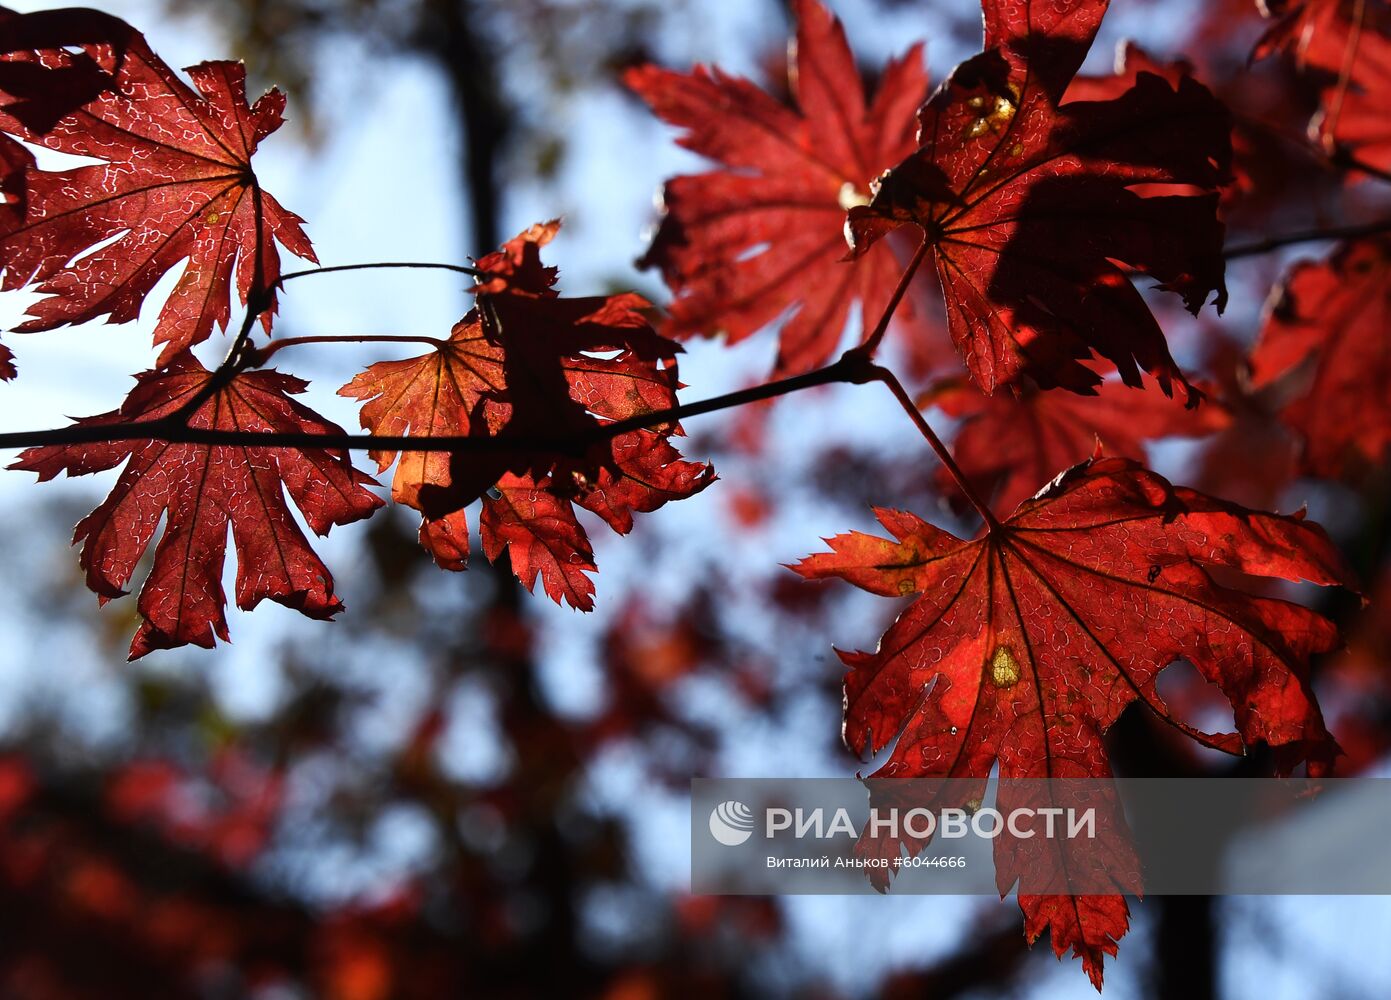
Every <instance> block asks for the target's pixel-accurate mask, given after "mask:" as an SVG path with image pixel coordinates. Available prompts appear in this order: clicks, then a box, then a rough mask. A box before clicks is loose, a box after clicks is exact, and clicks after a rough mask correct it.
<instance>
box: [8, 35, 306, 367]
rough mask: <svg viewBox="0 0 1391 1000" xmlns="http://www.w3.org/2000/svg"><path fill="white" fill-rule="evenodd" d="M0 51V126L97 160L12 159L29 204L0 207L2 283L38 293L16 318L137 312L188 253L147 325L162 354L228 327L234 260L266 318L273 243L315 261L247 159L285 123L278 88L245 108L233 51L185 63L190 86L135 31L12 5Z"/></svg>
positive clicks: (39, 321)
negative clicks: (43, 163) (61, 165)
mask: <svg viewBox="0 0 1391 1000" xmlns="http://www.w3.org/2000/svg"><path fill="white" fill-rule="evenodd" d="M0 51H3V52H4V53H6V55H5V57H4V61H3V62H0V131H3V132H4V133H5V134H6V135H7V136H13V137H15V138H17V139H23V140H25V141H27V142H32V143H36V144H38V145H41V146H44V147H46V148H48V149H52V150H56V151H57V152H60V153H69V154H75V155H78V156H86V157H93V158H95V159H97V160H99V161H101V162H100V163H97V164H93V165H90V166H81V167H76V168H73V169H68V170H41V169H39V168H38V167H37V166H36V165H35V163H34V161H33V158H32V156H30V155H29V154H28V152H27V150H24V151H23V152H24V160H23V162H22V166H21V165H20V164H16V163H15V162H14V158H13V157H10V158H8V159H7V160H6V162H5V166H6V168H7V174H8V173H10V172H11V171H17V170H19V169H22V170H23V196H22V200H19V201H18V202H17V203H16V208H17V209H18V208H22V212H21V211H17V210H16V211H8V212H5V213H3V215H0V267H3V268H4V271H5V274H4V282H3V287H4V288H5V289H7V290H8V289H15V288H22V287H25V286H29V285H32V286H34V287H35V288H36V290H37V291H39V292H41V293H43V294H44V295H45V298H42V299H40V300H39V301H38V303H37V304H36V305H35V306H34V307H33V308H32V310H31V313H30V315H31V316H32V317H33V318H32V319H30V320H29V321H27V322H25V323H23V324H21V325H20V326H19V327H18V329H19V330H20V331H30V330H51V329H53V328H54V327H57V326H61V325H63V324H67V323H82V322H86V321H87V320H91V319H96V318H98V317H101V316H107V317H109V319H110V321H111V322H115V323H123V322H126V321H129V320H132V319H135V318H136V316H137V315H138V314H139V311H140V307H141V305H142V303H143V302H144V300H145V296H146V295H148V294H149V292H150V290H151V289H153V288H154V286H155V283H156V282H158V281H159V279H160V278H161V277H163V276H164V275H165V274H166V273H168V272H169V271H170V270H172V269H173V268H174V267H176V266H177V265H179V264H180V263H185V262H186V266H185V268H184V271H183V273H182V275H180V277H179V281H178V283H177V284H176V285H175V286H174V289H173V291H172V292H171V293H170V295H169V298H168V299H167V300H166V301H165V303H164V307H163V309H162V311H161V312H160V316H159V322H158V324H157V325H156V327H155V333H154V339H155V343H157V344H163V345H165V346H164V351H163V354H162V355H161V361H169V360H170V359H172V358H173V357H174V356H175V355H176V354H177V353H178V352H179V351H181V350H183V349H185V348H187V347H190V346H192V345H193V344H197V343H199V342H201V341H203V340H206V339H207V338H208V336H209V335H210V334H211V333H212V331H213V327H214V325H220V326H222V327H224V328H225V327H226V325H227V321H228V318H229V316H230V310H231V303H230V301H229V294H230V288H231V282H232V275H233V272H234V271H235V272H236V281H237V290H238V292H239V293H240V296H241V299H242V302H244V303H245V302H247V301H248V300H249V299H250V298H251V297H252V296H255V297H256V298H257V299H258V300H261V299H265V298H266V297H267V296H271V297H270V298H269V300H267V301H263V302H259V304H260V305H261V306H262V307H263V311H262V312H261V316H262V319H263V322H264V323H265V325H266V329H269V328H270V317H271V314H272V312H273V310H274V298H273V294H272V289H273V288H274V286H275V283H276V281H277V280H278V279H279V275H280V257H279V253H278V252H277V250H276V241H277V240H278V241H279V242H280V243H281V244H283V245H284V246H285V247H286V248H287V249H289V250H290V252H292V253H294V254H295V255H296V256H299V257H307V258H309V259H310V260H313V259H314V251H313V249H312V248H311V247H310V245H309V239H308V237H306V236H305V235H304V231H303V229H302V228H301V222H302V220H301V219H300V218H299V217H298V216H296V215H294V214H293V213H291V212H287V211H286V210H285V209H283V208H281V207H280V205H279V203H278V202H276V200H275V199H274V198H273V197H272V196H271V195H270V194H269V193H268V192H266V191H264V190H263V189H262V188H261V186H260V185H259V183H257V180H256V175H255V174H254V173H253V172H252V169H251V157H252V155H253V154H254V153H255V152H256V147H257V145H258V144H259V143H260V142H261V140H262V139H264V138H265V137H266V136H268V135H270V134H271V133H272V132H274V131H275V130H276V129H278V128H279V127H280V125H281V122H282V114H283V112H284V109H285V97H284V95H283V94H281V93H280V92H279V91H275V90H272V91H271V92H269V93H267V94H266V95H264V96H263V97H261V98H260V100H258V101H257V102H256V103H255V104H254V105H248V103H247V98H246V67H244V66H243V65H242V64H241V63H235V62H206V63H200V64H199V65H197V66H194V67H192V68H190V69H189V70H188V74H189V77H190V79H192V81H193V83H194V86H195V87H196V88H197V89H196V90H195V89H193V88H190V87H189V86H188V85H187V84H186V83H184V82H183V81H182V80H181V79H180V78H179V77H178V75H177V74H175V72H174V71H173V70H172V69H171V68H170V67H169V66H168V65H167V64H166V63H165V62H164V61H163V60H162V59H160V58H159V57H158V56H157V55H155V54H154V53H153V52H151V51H150V47H149V45H148V44H146V42H145V38H144V36H143V35H141V34H140V33H139V32H137V31H135V30H134V29H133V28H131V27H130V26H129V25H128V24H126V23H125V22H123V21H120V20H118V19H116V18H114V17H111V16H109V15H106V14H102V13H99V12H97V11H91V10H78V11H73V10H58V11H45V12H42V13H38V14H30V15H24V16H13V15H9V16H6V17H5V18H4V19H3V20H0ZM10 143H11V145H8V146H6V149H19V150H23V147H20V146H17V144H13V140H10ZM6 200H7V203H8V202H9V200H10V199H9V198H8V197H7V199H6ZM113 237H114V239H113ZM107 240H111V242H109V243H107V244H106V245H105V246H101V247H100V248H99V249H96V250H95V251H92V252H88V251H89V250H91V248H92V247H94V246H97V245H98V244H101V243H103V242H104V241H107Z"/></svg>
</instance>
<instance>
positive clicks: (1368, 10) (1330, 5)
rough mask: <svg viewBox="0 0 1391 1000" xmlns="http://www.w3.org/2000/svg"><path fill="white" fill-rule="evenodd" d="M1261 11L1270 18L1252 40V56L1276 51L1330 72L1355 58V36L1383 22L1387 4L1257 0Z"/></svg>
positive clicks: (1389, 10)
mask: <svg viewBox="0 0 1391 1000" xmlns="http://www.w3.org/2000/svg"><path fill="white" fill-rule="evenodd" d="M1257 2H1258V4H1259V6H1260V9H1261V13H1262V14H1264V15H1265V16H1266V17H1270V18H1273V19H1274V22H1275V23H1274V24H1272V25H1271V26H1270V27H1269V28H1267V29H1266V32H1265V34H1264V35H1262V36H1261V39H1260V41H1258V42H1257V43H1256V48H1255V51H1254V52H1253V53H1252V56H1253V58H1255V59H1263V58H1265V57H1266V56H1269V55H1273V54H1275V53H1277V52H1284V53H1287V54H1289V55H1292V56H1293V57H1294V58H1295V59H1296V60H1297V61H1298V62H1299V64H1300V65H1305V66H1314V67H1317V68H1319V69H1324V70H1329V71H1332V72H1335V73H1336V72H1340V71H1345V70H1346V68H1347V66H1348V65H1349V63H1351V62H1352V61H1353V60H1355V59H1356V58H1357V55H1358V53H1357V48H1358V45H1359V42H1360V39H1359V37H1358V36H1360V34H1361V33H1362V31H1364V30H1365V29H1366V28H1368V27H1374V26H1376V25H1379V24H1384V23H1386V19H1387V17H1388V16H1391V6H1388V5H1387V3H1386V0H1257Z"/></svg>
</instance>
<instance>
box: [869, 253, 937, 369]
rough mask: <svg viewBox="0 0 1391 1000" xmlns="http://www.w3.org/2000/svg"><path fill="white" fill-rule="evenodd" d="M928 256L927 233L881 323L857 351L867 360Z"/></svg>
mask: <svg viewBox="0 0 1391 1000" xmlns="http://www.w3.org/2000/svg"><path fill="white" fill-rule="evenodd" d="M926 256H927V233H926V232H924V233H923V238H922V242H921V243H919V244H918V249H917V250H916V251H914V253H913V258H912V260H910V261H909V262H908V267H907V268H905V269H904V271H903V274H901V275H900V276H899V279H898V284H897V285H895V286H894V293H893V295H891V296H890V297H889V304H888V305H887V306H885V307H884V312H883V314H882V315H881V316H880V317H879V322H878V323H876V324H875V325H874V330H873V332H871V333H870V335H869V336H868V337H866V338H865V342H864V343H863V344H861V345H860V346H859V347H857V348H855V351H856V352H858V353H860V354H863V355H864V356H865V358H866V359H868V358H873V357H874V352H875V351H877V350H878V349H879V345H880V344H881V343H882V342H883V340H884V334H885V333H887V332H888V329H889V321H890V320H892V319H893V316H894V313H895V312H897V311H898V304H899V303H900V302H902V301H903V296H904V293H906V292H907V291H908V285H909V284H910V283H911V282H912V280H913V275H915V274H917V273H918V265H920V264H921V263H922V262H923V258H924V257H926Z"/></svg>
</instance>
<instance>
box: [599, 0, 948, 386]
mask: <svg viewBox="0 0 1391 1000" xmlns="http://www.w3.org/2000/svg"><path fill="white" fill-rule="evenodd" d="M793 9H794V11H795V13H796V18H797V37H796V48H795V51H794V54H793V56H792V57H791V58H792V65H791V66H790V75H791V82H792V89H793V94H794V96H795V99H796V104H797V106H796V107H795V108H792V107H788V106H786V105H784V104H782V103H781V102H779V101H778V100H776V99H775V98H773V97H772V96H770V95H769V94H767V93H765V92H764V91H762V90H760V89H759V88H758V87H756V86H755V85H754V84H752V83H750V82H749V81H748V80H744V79H740V78H738V77H731V76H727V75H726V74H724V73H722V72H721V71H720V70H719V69H706V68H705V67H703V66H697V67H696V68H695V70H694V71H693V72H691V73H690V74H684V73H674V72H671V71H670V70H664V69H660V68H658V67H655V66H644V67H640V68H637V69H632V70H629V71H628V73H627V75H626V76H625V80H626V82H627V84H628V86H629V87H631V88H632V89H633V90H634V91H635V92H636V93H637V94H638V95H639V96H641V97H642V99H643V100H645V101H646V102H647V103H648V104H649V105H651V107H652V109H653V111H655V112H656V113H657V115H659V116H660V117H661V118H662V119H663V120H664V121H667V122H669V123H671V124H672V125H676V126H678V127H680V128H683V129H685V130H686V131H685V134H684V135H683V136H682V137H681V138H680V140H679V141H680V143H681V145H683V146H685V147H686V148H687V149H691V150H694V151H695V152H697V153H700V154H701V155H703V156H707V157H709V158H710V159H712V160H716V161H718V162H719V163H720V164H722V166H723V167H724V169H720V170H712V171H710V172H708V173H703V174H697V175H693V176H683V177H675V178H672V179H671V180H669V181H668V182H667V184H666V188H665V191H664V197H663V200H664V204H665V212H664V214H663V216H662V222H661V227H660V228H659V229H658V231H657V235H656V237H655V239H654V240H653V242H652V246H651V248H650V249H649V250H648V252H647V255H646V256H645V257H644V258H643V260H642V262H641V264H642V265H643V266H655V267H659V268H661V271H662V275H663V277H664V278H665V279H666V282H667V285H668V286H669V287H670V288H671V290H672V293H673V294H674V296H675V301H674V302H673V303H672V305H671V319H670V322H669V326H668V330H669V331H670V332H671V333H672V334H673V335H674V336H677V337H688V336H693V335H696V334H705V335H714V334H717V333H720V332H723V333H724V334H725V335H726V336H727V338H728V339H729V341H730V342H731V343H733V342H736V341H739V340H743V339H744V338H746V337H749V336H751V335H752V334H754V333H757V332H758V331H759V330H761V329H763V328H764V327H766V326H768V325H769V324H771V323H773V322H775V321H777V320H778V319H779V318H780V317H784V316H788V318H787V320H786V322H785V323H784V324H783V326H782V327H781V333H780V341H779V350H778V359H777V371H778V372H779V373H786V372H790V371H802V370H805V369H808V368H812V367H815V366H816V365H819V364H821V363H823V362H825V361H826V360H827V359H828V358H830V356H831V354H832V353H833V352H834V350H835V349H836V346H837V345H838V344H839V343H840V341H841V336H842V334H843V333H844V330H845V324H846V319H847V316H848V315H849V312H850V309H851V307H852V306H853V305H854V304H855V303H856V302H858V303H859V304H860V309H861V324H862V329H863V331H864V333H865V334H868V332H869V331H870V330H871V329H872V328H873V327H874V325H875V323H876V322H877V321H878V320H879V317H880V314H881V313H882V312H883V310H884V308H885V307H886V306H887V304H888V300H889V297H890V295H891V294H892V292H893V289H894V286H895V285H896V284H897V282H898V278H899V274H900V272H901V271H902V264H901V263H900V262H899V260H898V259H897V257H896V256H895V255H894V253H893V251H892V250H891V248H889V247H887V246H886V247H884V248H882V249H880V250H878V251H877V252H875V253H873V254H870V255H868V256H866V257H864V258H863V259H862V260H860V261H858V262H856V263H854V264H850V263H846V262H844V261H843V258H844V256H845V238H844V235H843V225H844V221H845V210H846V209H847V208H848V207H850V206H851V205H854V204H861V203H863V202H864V201H867V200H868V197H869V194H868V191H869V184H870V181H871V180H873V179H874V177H876V176H877V175H878V174H879V173H880V172H881V171H882V170H884V169H886V168H887V167H889V166H891V165H892V164H894V163H896V162H897V161H898V160H900V159H901V158H902V157H903V156H904V155H906V154H907V153H908V152H909V151H910V150H911V149H912V148H913V134H912V125H913V112H914V111H915V110H916V109H917V107H918V105H919V104H921V103H922V100H923V98H924V97H925V96H926V93H927V74H926V72H925V70H924V69H923V65H922V47H921V46H920V45H915V46H914V47H913V48H911V49H909V50H908V52H907V53H905V54H904V56H903V57H902V58H901V59H896V60H893V61H891V62H889V63H888V65H886V66H885V67H884V71H883V73H882V75H881V76H880V79H879V84H878V87H877V88H876V90H875V94H874V98H873V101H872V102H867V101H866V95H865V88H864V84H863V82H862V81H861V79H860V74H859V71H858V70H857V69H856V68H855V57H854V54H853V53H852V52H851V51H850V46H849V44H848V43H847V42H846V39H845V31H844V29H843V28H842V27H841V24H840V21H839V20H837V19H836V18H835V17H834V16H832V14H831V13H830V12H829V11H827V10H826V9H825V8H824V7H823V6H821V5H820V4H819V3H817V2H815V0H796V2H795V3H794V4H793ZM789 314H790V315H789ZM905 318H906V316H905Z"/></svg>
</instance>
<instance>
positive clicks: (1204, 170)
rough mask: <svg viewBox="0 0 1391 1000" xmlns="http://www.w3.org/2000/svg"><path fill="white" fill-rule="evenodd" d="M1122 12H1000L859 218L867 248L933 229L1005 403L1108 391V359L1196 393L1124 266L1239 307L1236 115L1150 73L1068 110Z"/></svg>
mask: <svg viewBox="0 0 1391 1000" xmlns="http://www.w3.org/2000/svg"><path fill="white" fill-rule="evenodd" d="M1106 6H1107V5H1106V3H1105V2H1104V0H1066V2H1059V3H1050V4H1032V5H1026V4H1017V3H1004V2H996V0H987V2H986V3H985V5H984V7H985V24H986V35H985V52H983V53H982V54H981V55H979V56H976V57H975V58H973V59H970V60H968V61H967V62H965V63H963V64H962V65H961V66H959V67H957V69H956V71H955V72H954V73H953V74H952V76H951V78H950V79H949V80H948V81H947V83H946V84H945V85H944V86H943V87H942V88H941V89H940V90H938V91H937V93H936V94H935V95H934V96H933V97H932V99H931V100H929V101H928V103H927V104H925V105H924V106H923V108H922V110H921V112H920V113H919V122H920V128H919V141H920V143H921V146H920V148H919V149H918V150H917V152H915V153H913V154H912V155H910V156H909V157H908V158H907V159H905V160H904V161H903V162H902V163H900V164H899V165H898V166H896V167H895V168H894V169H893V170H892V171H891V172H890V173H888V174H887V175H886V176H885V177H884V178H883V179H882V181H881V182H880V184H879V185H878V187H877V190H876V193H875V196H874V199H873V200H872V201H871V202H870V204H869V205H867V206H860V207H856V208H853V209H851V211H850V232H851V236H852V241H853V245H854V247H855V252H856V253H864V252H866V251H867V250H868V249H869V248H870V247H872V246H873V245H874V244H875V243H876V242H877V241H878V240H879V239H880V238H882V237H883V236H884V235H885V234H886V233H888V232H890V231H891V230H893V229H895V228H897V227H898V226H900V225H903V224H905V223H912V224H914V225H915V226H917V227H918V228H920V229H921V230H922V231H923V232H924V233H925V234H926V236H927V239H928V241H929V243H930V244H931V249H932V259H933V261H934V263H935V266H936V269H937V275H938V278H939V280H940V282H941V285H942V288H943V289H944V291H945V294H946V300H947V315H948V323H949V327H950V330H951V335H952V339H953V340H954V341H955V342H956V345H957V348H958V350H959V351H960V352H961V355H962V357H963V358H964V359H965V361H966V365H967V368H968V369H969V370H970V372H971V375H972V376H973V377H974V378H975V380H976V382H977V383H978V384H979V385H980V386H981V388H982V389H984V390H985V391H986V392H988V393H989V392H993V391H994V390H995V388H996V387H997V386H1000V385H1006V384H1009V383H1012V382H1015V381H1017V380H1018V379H1019V378H1020V377H1021V376H1022V375H1024V374H1028V375H1030V376H1031V377H1032V378H1033V379H1034V380H1035V381H1036V382H1037V383H1038V384H1039V385H1040V386H1042V387H1043V388H1052V387H1055V386H1061V387H1064V388H1068V389H1072V390H1074V391H1077V392H1088V391H1091V390H1092V389H1094V387H1095V386H1096V385H1098V384H1099V382H1100V377H1099V376H1098V375H1097V374H1096V373H1095V372H1094V371H1093V370H1092V369H1090V368H1088V367H1087V366H1086V365H1083V364H1081V363H1080V362H1081V360H1083V359H1086V358H1088V357H1090V356H1091V355H1092V354H1093V353H1096V354H1100V355H1101V356H1103V357H1105V358H1107V359H1108V360H1110V361H1111V362H1112V363H1113V364H1115V366H1116V368H1117V370H1118V371H1119V372H1120V376H1121V379H1122V380H1123V381H1124V382H1125V383H1126V384H1128V385H1139V384H1140V374H1139V373H1140V370H1141V369H1143V370H1144V371H1147V372H1149V373H1150V374H1151V375H1153V376H1154V377H1155V378H1156V379H1157V380H1158V381H1159V383H1160V385H1161V387H1163V388H1164V390H1165V391H1166V392H1168V391H1170V384H1171V382H1173V381H1177V382H1179V383H1180V384H1182V385H1186V384H1187V383H1186V381H1185V379H1184V377H1183V373H1182V372H1181V371H1180V370H1179V369H1178V366H1177V365H1176V364H1175V363H1174V361H1173V359H1172V358H1171V357H1170V355H1169V350H1168V347H1167V345H1166V343H1165V340H1164V335H1163V333H1162V331H1161V330H1160V328H1159V325H1158V324H1157V323H1156V322H1155V319H1154V317H1153V315H1151V313H1150V311H1149V308H1148V307H1147V306H1146V304H1145V302H1144V300H1143V299H1142V298H1141V296H1140V294H1139V292H1138V291H1137V290H1136V289H1135V288H1134V287H1133V286H1132V285H1131V283H1130V281H1129V280H1128V278H1127V271H1125V270H1123V269H1122V265H1123V266H1124V267H1126V268H1129V269H1130V270H1131V271H1134V272H1138V273H1140V274H1145V275H1148V276H1150V277H1152V278H1155V279H1157V280H1158V281H1159V282H1160V287H1162V288H1165V289H1167V290H1170V291H1173V292H1177V293H1178V294H1180V295H1181V296H1182V297H1183V300H1184V302H1185V304H1186V305H1187V306H1188V308H1189V309H1190V310H1192V311H1194V312H1196V311H1197V310H1198V309H1199V307H1201V306H1202V304H1203V303H1204V302H1205V301H1206V300H1207V297H1208V295H1209V294H1210V293H1212V292H1213V291H1216V293H1217V297H1216V303H1217V306H1218V308H1219V309H1220V308H1221V307H1222V305H1223V304H1224V303H1225V299H1226V292H1225V288H1224V286H1223V269H1224V268H1223V259H1222V254H1221V248H1222V233H1223V229H1222V225H1221V223H1220V222H1218V221H1217V217H1216V212H1215V209H1216V206H1217V193H1216V188H1217V186H1218V185H1220V184H1222V183H1224V182H1225V181H1226V180H1227V179H1228V173H1229V168H1230V163H1231V141H1230V135H1229V133H1230V129H1231V123H1230V116H1229V115H1228V113H1227V111H1226V109H1225V108H1224V107H1223V106H1222V104H1221V102H1219V101H1218V100H1217V99H1216V98H1214V97H1213V96H1212V94H1211V93H1209V92H1208V91H1207V89H1206V88H1204V87H1202V86H1201V85H1199V84H1197V83H1195V82H1194V81H1193V80H1192V79H1191V78H1189V77H1186V76H1184V77H1181V78H1179V79H1178V81H1177V83H1174V84H1171V83H1169V82H1166V81H1165V80H1164V79H1161V78H1160V77H1158V76H1156V75H1154V74H1151V73H1148V72H1140V73H1138V74H1137V75H1136V79H1135V85H1134V86H1133V87H1131V88H1130V89H1129V90H1127V91H1126V92H1125V93H1124V94H1122V95H1121V96H1120V97H1117V98H1115V99H1113V100H1104V101H1071V102H1067V103H1063V95H1064V93H1065V92H1066V90H1067V89H1068V87H1069V86H1070V84H1071V83H1072V81H1073V78H1074V76H1075V75H1076V72H1077V68H1078V67H1079V66H1080V65H1081V63H1082V60H1083V58H1084V57H1085V56H1086V54H1087V50H1088V49H1089V48H1090V46H1091V43H1092V39H1093V37H1094V35H1095V33H1096V30H1097V27H1098V25H1099V24H1100V22H1101V17H1102V15H1103V14H1104V13H1105V10H1106ZM1137 188H1148V189H1149V190H1148V191H1137V190H1136V189H1137ZM1156 190H1160V191H1164V192H1165V193H1154V192H1155V191H1156Z"/></svg>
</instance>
